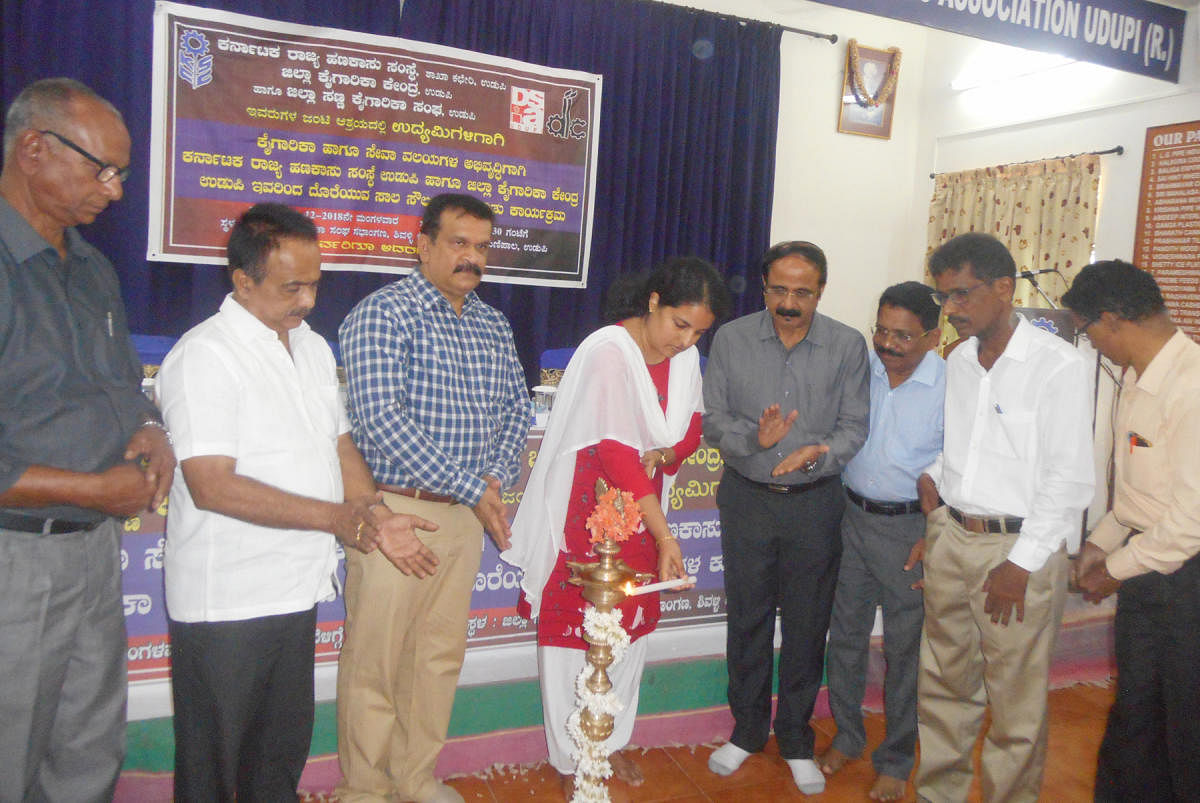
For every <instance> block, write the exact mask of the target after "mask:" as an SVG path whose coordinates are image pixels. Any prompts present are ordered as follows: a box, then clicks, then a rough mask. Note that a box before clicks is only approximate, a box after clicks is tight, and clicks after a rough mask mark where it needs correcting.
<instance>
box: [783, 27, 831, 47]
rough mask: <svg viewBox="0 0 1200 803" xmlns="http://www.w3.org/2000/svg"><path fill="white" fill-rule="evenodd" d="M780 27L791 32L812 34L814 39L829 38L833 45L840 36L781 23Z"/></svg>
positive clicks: (805, 34)
mask: <svg viewBox="0 0 1200 803" xmlns="http://www.w3.org/2000/svg"><path fill="white" fill-rule="evenodd" d="M779 27H780V28H782V29H783V30H785V31H790V32H791V33H798V34H802V35H804V36H811V37H812V38H813V39H828V40H829V44H831V45H835V44H837V40H838V36H837V34H836V33H817V32H816V31H806V30H804V29H803V28H793V27H792V26H790V25H780V26H779Z"/></svg>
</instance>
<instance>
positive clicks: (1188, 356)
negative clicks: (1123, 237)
mask: <svg viewBox="0 0 1200 803" xmlns="http://www.w3.org/2000/svg"><path fill="white" fill-rule="evenodd" d="M1062 300H1063V304H1064V305H1065V306H1066V307H1067V308H1068V309H1070V310H1071V315H1072V317H1073V318H1074V319H1075V326H1076V329H1077V330H1078V331H1079V332H1081V333H1082V334H1084V335H1086V336H1087V338H1088V339H1089V340H1091V341H1092V344H1093V345H1094V346H1095V347H1096V348H1097V349H1099V351H1100V353H1101V354H1103V355H1104V356H1105V357H1108V358H1109V359H1110V360H1112V361H1113V362H1115V363H1116V364H1117V365H1119V366H1120V367H1122V368H1124V369H1125V376H1124V381H1123V383H1122V388H1121V397H1120V401H1119V403H1118V405H1117V417H1116V425H1115V427H1114V432H1113V435H1114V441H1115V444H1114V445H1115V450H1114V460H1115V463H1116V482H1115V486H1114V495H1113V508H1112V510H1110V511H1109V512H1108V514H1107V515H1105V516H1104V518H1103V519H1101V520H1100V523H1099V524H1097V525H1096V529H1094V530H1093V531H1092V534H1091V535H1090V536H1088V540H1087V543H1085V544H1084V545H1083V551H1082V552H1081V553H1080V556H1079V561H1078V563H1077V564H1076V567H1075V571H1076V579H1077V582H1078V584H1079V587H1080V588H1082V589H1083V591H1084V598H1085V599H1088V600H1090V601H1092V602H1099V601H1100V600H1101V599H1103V598H1104V597H1106V596H1108V595H1109V594H1112V593H1113V592H1116V594H1117V615H1116V622H1115V625H1116V627H1115V630H1116V635H1115V642H1116V649H1115V651H1116V657H1117V680H1118V682H1117V697H1116V700H1114V701H1113V706H1112V710H1111V711H1109V714H1108V727H1107V728H1106V729H1105V731H1104V741H1103V742H1101V744H1100V757H1099V761H1098V765H1097V767H1096V800H1099V801H1114V802H1115V801H1123V800H1190V799H1193V798H1195V797H1196V792H1197V789H1200V763H1198V762H1197V756H1200V683H1197V682H1196V668H1197V667H1200V639H1197V638H1196V634H1197V632H1198V631H1200V556H1198V555H1200V448H1197V447H1198V445H1200V346H1198V345H1196V343H1195V342H1194V341H1193V340H1192V339H1191V338H1189V337H1188V336H1187V335H1186V334H1184V333H1183V332H1182V331H1180V330H1179V329H1178V328H1176V326H1175V324H1174V323H1173V322H1172V321H1171V316H1170V314H1169V313H1168V312H1167V306H1166V304H1165V303H1164V302H1163V297H1162V293H1161V292H1160V291H1159V288H1158V285H1157V284H1156V283H1155V281H1154V277H1153V276H1151V275H1150V274H1149V273H1147V272H1146V271H1144V270H1139V269H1138V268H1137V267H1135V266H1133V265H1131V264H1129V263H1128V262H1121V261H1120V260H1113V261H1111V262H1097V263H1096V264H1094V265H1088V266H1087V267H1086V268H1084V269H1083V270H1082V271H1080V273H1079V275H1078V276H1076V277H1075V281H1074V283H1073V284H1072V285H1071V289H1070V290H1068V291H1067V292H1066V293H1065V294H1064V295H1063V298H1062Z"/></svg>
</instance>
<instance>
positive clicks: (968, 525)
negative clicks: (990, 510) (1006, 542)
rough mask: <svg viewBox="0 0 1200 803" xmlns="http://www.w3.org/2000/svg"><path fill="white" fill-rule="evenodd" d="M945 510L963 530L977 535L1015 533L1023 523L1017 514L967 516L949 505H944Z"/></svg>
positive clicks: (1019, 530)
mask: <svg viewBox="0 0 1200 803" xmlns="http://www.w3.org/2000/svg"><path fill="white" fill-rule="evenodd" d="M946 510H947V511H948V512H949V513H950V518H952V519H954V520H955V521H957V522H958V523H959V524H960V525H962V528H963V529H964V530H966V531H967V532H970V533H976V534H979V535H983V534H985V533H996V534H999V535H1017V534H1018V533H1020V532H1021V524H1022V523H1024V519H1021V518H1018V517H1017V516H968V515H967V514H966V513H963V512H962V511H961V510H959V509H958V508H955V507H951V506H950V505H946Z"/></svg>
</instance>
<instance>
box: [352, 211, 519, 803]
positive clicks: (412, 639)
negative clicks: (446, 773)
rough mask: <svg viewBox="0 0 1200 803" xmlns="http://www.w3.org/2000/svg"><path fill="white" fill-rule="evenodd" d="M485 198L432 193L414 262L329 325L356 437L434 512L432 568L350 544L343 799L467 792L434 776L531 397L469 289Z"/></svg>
mask: <svg viewBox="0 0 1200 803" xmlns="http://www.w3.org/2000/svg"><path fill="white" fill-rule="evenodd" d="M491 237H492V210H491V208H490V207H488V205H487V204H485V203H483V202H482V201H480V200H478V199H476V198H473V197H471V196H469V195H457V194H446V195H438V196H436V197H434V198H433V199H431V200H430V201H429V204H428V205H427V206H426V208H425V213H424V215H423V216H422V218H421V228H420V234H419V235H418V236H417V248H418V252H419V254H420V265H419V266H418V268H419V269H418V270H416V271H413V273H411V274H410V275H409V276H406V277H405V278H403V279H400V280H399V281H396V282H393V283H391V284H389V285H386V286H385V287H382V288H380V289H379V290H377V291H375V292H374V293H372V294H371V295H369V296H367V298H365V299H363V300H362V301H361V302H360V303H359V304H358V306H356V307H355V308H354V309H353V310H351V312H350V314H349V315H348V316H346V320H345V321H343V322H342V326H341V329H340V331H339V335H340V339H341V346H342V358H343V362H344V363H345V367H346V378H347V381H348V383H349V389H350V421H351V426H352V427H353V434H354V440H355V442H356V443H357V444H358V447H359V449H361V450H362V453H363V457H364V458H366V461H367V465H369V466H370V467H371V471H372V473H373V474H374V475H375V480H376V482H377V483H378V486H379V489H380V490H381V491H383V497H384V502H385V503H386V504H387V505H388V507H390V508H391V509H392V510H393V511H396V512H398V513H401V512H402V513H411V514H415V515H419V516H422V517H424V518H426V519H429V520H431V521H434V522H436V523H437V524H438V526H439V529H438V530H437V531H436V532H430V533H422V539H421V540H422V541H424V542H425V544H426V545H427V546H428V547H429V548H430V549H432V550H433V552H434V554H435V555H436V556H437V559H438V570H437V573H436V574H435V575H433V576H432V577H428V578H425V579H419V578H416V577H409V576H405V575H404V574H402V573H400V572H399V571H397V570H396V568H395V567H394V566H392V564H391V563H389V562H388V561H387V560H386V559H384V560H379V559H378V558H379V556H377V555H374V554H371V555H361V554H352V552H348V553H347V555H346V574H347V578H346V631H347V632H346V642H345V646H344V647H343V648H342V654H341V660H340V663H339V667H338V759H339V761H340V763H341V767H342V774H343V776H344V777H343V780H342V783H341V785H340V786H339V787H338V790H337V794H338V797H339V798H340V799H341V800H343V801H346V803H350V802H351V801H359V800H378V799H381V798H390V797H392V796H398V798H399V799H401V800H416V801H418V803H426V802H427V801H438V802H439V803H440V802H441V801H461V800H462V797H461V796H460V795H459V794H458V793H457V792H455V791H454V790H453V789H452V788H450V787H449V786H446V785H445V784H442V783H441V782H439V781H438V780H437V779H436V778H434V776H433V769H434V764H435V763H436V762H437V758H438V754H439V753H440V752H441V749H442V744H443V742H444V741H445V739H446V728H447V726H448V725H449V722H450V709H451V706H452V705H453V703H454V690H455V687H456V686H457V684H458V673H459V670H460V669H461V668H462V661H463V654H464V652H465V651H466V645H467V628H466V622H467V614H468V611H469V608H470V601H471V589H472V587H473V585H474V582H475V574H476V572H477V571H478V570H479V558H480V554H481V552H482V549H483V540H482V538H483V530H487V532H488V534H489V535H490V536H491V538H492V540H493V541H494V542H495V543H496V546H497V548H499V549H501V550H503V549H506V548H508V545H509V543H508V542H509V527H508V517H507V513H506V510H505V505H504V502H503V501H502V499H501V496H500V492H501V489H502V488H504V487H507V486H509V485H512V484H513V483H514V482H515V481H516V480H517V478H518V475H519V469H518V464H517V460H518V457H519V455H520V454H521V452H522V450H523V449H524V446H525V435H526V431H527V429H528V426H529V396H528V394H527V391H526V389H525V374H524V371H523V370H522V368H521V364H520V362H519V361H518V359H517V353H516V348H515V346H514V344H513V336H512V329H511V327H510V326H509V323H508V320H507V319H505V317H504V315H503V314H501V313H500V312H499V311H498V310H495V309H493V308H492V307H489V306H488V305H487V304H485V303H483V302H482V301H481V300H480V299H479V297H478V296H477V295H475V292H474V291H475V288H476V287H478V286H479V282H480V279H481V278H482V276H483V271H484V269H485V265H486V261H487V252H488V243H489V241H490V240H491Z"/></svg>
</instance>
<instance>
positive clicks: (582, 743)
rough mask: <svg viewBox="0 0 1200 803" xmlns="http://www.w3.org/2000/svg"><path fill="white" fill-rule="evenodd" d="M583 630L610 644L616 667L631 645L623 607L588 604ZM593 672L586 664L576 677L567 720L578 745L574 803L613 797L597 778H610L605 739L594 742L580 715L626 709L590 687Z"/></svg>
mask: <svg viewBox="0 0 1200 803" xmlns="http://www.w3.org/2000/svg"><path fill="white" fill-rule="evenodd" d="M583 629H584V632H585V633H587V635H588V636H589V638H590V639H591V640H592V641H596V642H601V643H604V644H607V645H608V646H609V647H610V648H611V649H612V657H613V661H612V664H611V665H610V666H615V665H616V664H618V663H619V662H620V661H621V658H622V657H623V656H624V655H625V650H626V649H627V648H628V647H629V634H628V633H626V632H625V628H624V627H622V626H621V609H620V608H615V609H613V610H612V611H609V612H608V613H600V612H599V611H597V610H596V608H595V606H592V605H588V607H587V610H585V611H584V612H583ZM591 672H592V667H591V665H589V664H585V665H584V667H583V669H582V670H581V671H580V672H579V676H578V677H577V678H575V700H576V702H575V710H574V711H572V712H571V716H570V717H569V718H568V719H567V733H569V734H571V739H572V740H574V742H575V745H576V747H577V748H578V749H577V750H576V751H572V753H571V756H572V758H574V759H575V760H576V762H577V763H576V766H575V794H574V795H572V797H571V803H608V802H609V800H610V798H609V796H608V787H607V786H606V785H605V784H603V783H597V782H596V781H595V779H597V778H599V779H605V778H611V777H612V764H611V763H610V762H609V760H608V752H607V751H606V750H605V749H604V742H603V741H597V742H594V741H592V740H591V739H589V738H588V737H587V735H586V734H585V733H584V732H583V728H582V727H580V724H579V718H580V716H582V714H583V711H584V709H589V710H591V711H592V712H593V713H595V714H612V715H616V714H618V713H620V712H621V711H623V710H624V709H625V704H624V703H623V702H621V701H620V700H619V699H618V698H617V695H616V694H614V693H613V692H612V691H608V692H605V693H604V694H596V693H595V692H593V691H592V690H591V689H589V688H588V687H587V680H588V677H589V675H590V674H591Z"/></svg>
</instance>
